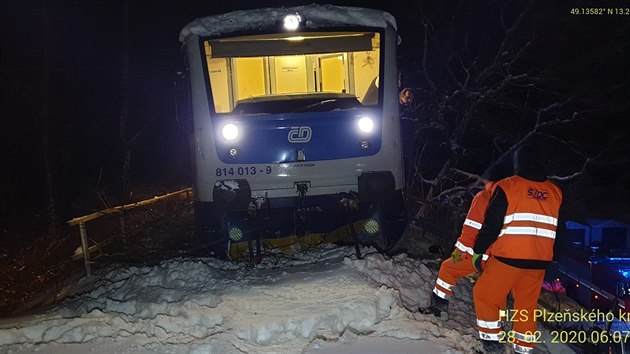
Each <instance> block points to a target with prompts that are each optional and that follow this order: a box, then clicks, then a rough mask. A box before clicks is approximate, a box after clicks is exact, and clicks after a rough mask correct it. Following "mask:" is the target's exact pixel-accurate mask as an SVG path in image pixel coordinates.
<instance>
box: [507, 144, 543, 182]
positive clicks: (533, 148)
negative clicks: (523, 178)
mask: <svg viewBox="0 0 630 354" xmlns="http://www.w3.org/2000/svg"><path fill="white" fill-rule="evenodd" d="M523 172H525V173H527V172H536V173H537V174H545V175H546V172H547V166H546V163H545V162H544V161H543V158H542V154H541V152H540V148H539V147H538V145H536V144H533V143H526V144H524V145H521V146H520V147H519V148H518V149H516V151H514V173H515V174H517V175H520V174H522V173H523Z"/></svg>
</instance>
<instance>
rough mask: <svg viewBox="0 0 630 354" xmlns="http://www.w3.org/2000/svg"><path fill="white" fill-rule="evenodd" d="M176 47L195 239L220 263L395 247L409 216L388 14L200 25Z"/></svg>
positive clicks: (233, 19) (300, 12) (323, 9)
mask: <svg viewBox="0 0 630 354" xmlns="http://www.w3.org/2000/svg"><path fill="white" fill-rule="evenodd" d="M179 39H180V41H181V43H182V53H183V55H184V70H182V73H181V75H180V76H181V77H182V78H185V81H186V83H185V85H184V86H185V87H186V95H185V96H186V102H187V103H186V104H187V107H188V109H189V112H190V116H191V121H192V124H191V130H192V132H191V150H192V159H191V160H192V165H193V168H192V170H193V179H194V180H193V183H192V185H193V194H194V199H195V229H196V233H197V234H198V235H199V236H200V237H201V239H202V240H203V241H204V244H205V245H206V246H207V248H208V250H209V251H210V253H211V254H212V255H213V256H217V257H220V258H230V259H234V258H238V257H239V255H242V254H243V252H245V254H246V255H247V254H249V255H252V254H253V253H252V252H253V250H254V249H255V250H256V251H257V252H260V250H261V248H265V247H267V246H269V247H273V246H277V247H279V248H284V249H295V247H298V246H296V245H302V246H303V245H304V244H314V243H316V242H321V241H342V240H345V239H349V240H350V241H351V242H355V244H356V242H370V240H379V241H381V242H379V244H380V245H384V247H385V248H391V246H392V245H393V244H394V243H396V241H397V240H398V239H399V238H400V236H401V234H402V232H403V231H404V229H405V226H406V224H407V211H406V208H405V199H404V193H403V189H404V171H403V154H402V141H401V131H400V120H399V98H398V96H399V85H398V70H397V64H396V49H397V45H398V44H399V41H400V38H399V36H398V33H397V28H396V20H395V18H394V17H393V16H392V15H391V14H389V13H388V12H385V11H381V10H376V9H368V8H359V7H345V6H333V5H318V4H313V5H306V6H296V7H286V8H284V7H283V8H259V9H252V10H239V11H233V12H229V13H223V14H218V15H212V16H207V17H201V18H197V19H195V20H193V21H192V22H190V23H188V24H187V25H186V26H185V27H184V28H183V29H182V30H181V32H180V35H179ZM180 86H182V85H180ZM302 246H299V247H302Z"/></svg>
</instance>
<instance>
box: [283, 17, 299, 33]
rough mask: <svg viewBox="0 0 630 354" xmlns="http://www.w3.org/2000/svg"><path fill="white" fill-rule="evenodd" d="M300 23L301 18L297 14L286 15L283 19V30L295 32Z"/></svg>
mask: <svg viewBox="0 0 630 354" xmlns="http://www.w3.org/2000/svg"><path fill="white" fill-rule="evenodd" d="M301 21H302V17H300V15H298V14H291V15H286V16H285V17H284V28H285V29H286V30H288V31H295V30H296V29H297V28H298V27H300V22H301Z"/></svg>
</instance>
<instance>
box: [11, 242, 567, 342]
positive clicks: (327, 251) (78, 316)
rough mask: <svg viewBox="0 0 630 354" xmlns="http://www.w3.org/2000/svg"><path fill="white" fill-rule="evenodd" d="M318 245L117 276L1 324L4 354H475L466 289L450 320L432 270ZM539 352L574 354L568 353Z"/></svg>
mask: <svg viewBox="0 0 630 354" xmlns="http://www.w3.org/2000/svg"><path fill="white" fill-rule="evenodd" d="M362 253H363V254H364V255H365V257H364V258H363V259H357V257H356V255H355V251H354V248H352V247H338V246H322V247H318V248H314V249H311V250H309V251H308V252H305V253H300V254H295V255H291V256H286V255H277V256H267V257H265V258H264V259H263V262H262V263H261V264H259V265H257V266H256V267H253V268H252V267H249V266H248V265H247V264H245V263H233V262H223V261H220V260H216V259H212V258H176V259H170V260H164V261H163V262H161V263H160V264H159V265H156V266H151V267H133V266H116V267H112V268H110V269H108V270H107V272H104V273H103V274H102V275H101V276H100V277H99V279H98V281H97V282H95V283H94V284H92V286H91V287H90V290H89V291H87V292H84V293H82V294H78V295H76V296H74V297H72V298H70V299H67V300H66V301H64V302H63V303H62V304H61V305H59V306H57V307H55V308H54V309H51V310H48V311H47V312H45V313H41V314H36V315H31V316H28V317H23V318H18V319H8V320H3V321H0V352H8V353H27V352H46V353H65V354H69V353H112V352H116V353H139V352H143V353H309V354H317V353H474V352H475V349H477V348H480V343H479V341H478V340H477V335H476V330H475V315H474V310H473V305H472V301H471V298H472V296H471V291H472V286H473V284H472V281H473V279H472V278H471V279H462V280H460V282H459V283H458V285H457V286H456V288H455V294H456V295H455V299H454V300H453V301H452V302H451V307H450V310H449V312H450V314H449V319H448V320H447V321H442V320H440V319H438V318H435V317H434V316H432V315H421V314H418V313H415V312H413V311H410V310H414V309H417V308H418V306H424V305H426V304H427V303H428V299H429V295H430V293H431V290H432V288H433V282H434V280H435V278H436V275H437V269H438V267H439V261H437V260H426V259H425V260H419V259H414V258H411V257H410V256H408V255H407V254H406V253H402V254H399V255H397V256H394V257H392V258H390V257H387V256H384V255H381V254H379V253H378V252H376V250H375V249H373V248H363V249H362ZM536 352H537V353H538V352H539V353H573V351H571V350H570V349H568V347H566V346H564V345H559V344H558V345H555V346H550V347H549V348H547V347H545V346H539V347H538V349H537V351H536Z"/></svg>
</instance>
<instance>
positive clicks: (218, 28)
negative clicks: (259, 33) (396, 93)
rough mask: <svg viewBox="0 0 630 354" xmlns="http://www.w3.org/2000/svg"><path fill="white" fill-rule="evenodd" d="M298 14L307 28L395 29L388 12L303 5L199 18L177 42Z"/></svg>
mask: <svg viewBox="0 0 630 354" xmlns="http://www.w3.org/2000/svg"><path fill="white" fill-rule="evenodd" d="M296 12H297V13H298V14H300V16H301V17H302V18H303V19H304V24H303V26H304V27H306V28H322V27H333V26H366V27H381V28H385V27H386V26H387V25H388V24H389V25H391V26H392V27H394V29H396V19H394V17H393V16H392V15H391V14H389V13H388V12H385V11H381V10H374V9H366V8H359V7H347V6H334V5H318V4H312V5H306V6H296V7H287V8H284V7H283V8H262V9H254V10H239V11H233V12H229V13H226V14H221V15H215V16H208V17H203V18H198V19H196V20H194V21H192V22H190V23H189V24H188V25H186V27H184V28H183V29H182V31H181V32H180V34H179V40H180V41H182V42H184V41H185V40H186V38H188V37H189V36H191V35H200V36H210V37H214V36H218V35H221V34H226V33H232V32H240V31H248V30H254V29H258V28H263V27H266V26H271V25H273V24H275V23H276V22H277V21H280V20H282V19H283V18H284V17H285V16H286V15H288V14H295V13H296Z"/></svg>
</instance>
